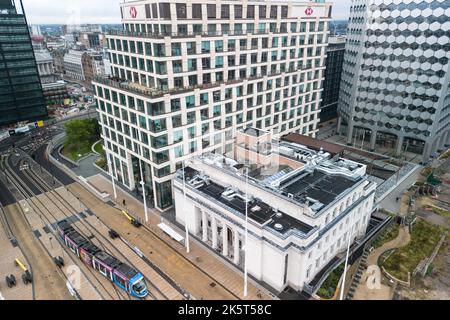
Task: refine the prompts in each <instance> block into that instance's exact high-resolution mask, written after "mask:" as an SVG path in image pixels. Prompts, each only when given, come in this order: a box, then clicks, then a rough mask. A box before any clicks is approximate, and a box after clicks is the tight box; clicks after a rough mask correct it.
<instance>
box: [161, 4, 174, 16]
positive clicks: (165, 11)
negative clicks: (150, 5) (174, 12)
mask: <svg viewBox="0 0 450 320" xmlns="http://www.w3.org/2000/svg"><path fill="white" fill-rule="evenodd" d="M159 17H160V18H161V19H170V18H171V16H170V3H160V4H159Z"/></svg>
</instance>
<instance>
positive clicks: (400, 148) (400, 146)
mask: <svg viewBox="0 0 450 320" xmlns="http://www.w3.org/2000/svg"><path fill="white" fill-rule="evenodd" d="M404 140H405V137H402V136H400V137H398V138H397V150H396V151H395V152H396V154H397V155H400V154H402V152H403V141H404Z"/></svg>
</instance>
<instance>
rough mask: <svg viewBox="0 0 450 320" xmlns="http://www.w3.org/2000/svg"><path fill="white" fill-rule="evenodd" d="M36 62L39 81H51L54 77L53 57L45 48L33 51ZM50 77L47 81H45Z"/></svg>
mask: <svg viewBox="0 0 450 320" xmlns="http://www.w3.org/2000/svg"><path fill="white" fill-rule="evenodd" d="M34 55H35V57H36V64H37V67H38V70H39V76H40V77H41V82H52V81H53V80H54V79H53V78H54V67H53V57H52V55H51V54H50V52H48V51H47V50H37V51H35V52H34ZM46 78H50V80H49V81H45V79H46Z"/></svg>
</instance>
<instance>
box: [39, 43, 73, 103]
mask: <svg viewBox="0 0 450 320" xmlns="http://www.w3.org/2000/svg"><path fill="white" fill-rule="evenodd" d="M35 56H36V62H37V65H38V70H39V76H40V78H41V83H42V90H43V92H44V97H45V101H46V103H47V106H49V105H61V104H63V103H64V99H67V98H68V97H69V93H68V90H67V83H65V82H64V81H59V79H58V76H57V75H56V74H55V68H54V64H53V57H52V55H51V54H50V52H48V51H46V50H40V51H36V52H35Z"/></svg>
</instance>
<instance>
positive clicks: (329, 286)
mask: <svg viewBox="0 0 450 320" xmlns="http://www.w3.org/2000/svg"><path fill="white" fill-rule="evenodd" d="M344 267H345V264H344V263H341V264H340V265H339V266H338V267H337V268H336V269H334V270H333V272H331V273H330V274H329V275H328V277H327V279H326V280H325V281H324V283H323V284H322V286H321V287H320V289H319V290H318V291H317V295H318V296H319V297H321V298H323V299H331V298H333V297H334V294H335V293H336V289H337V286H338V283H339V280H340V279H341V276H342V274H343V273H344Z"/></svg>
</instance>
